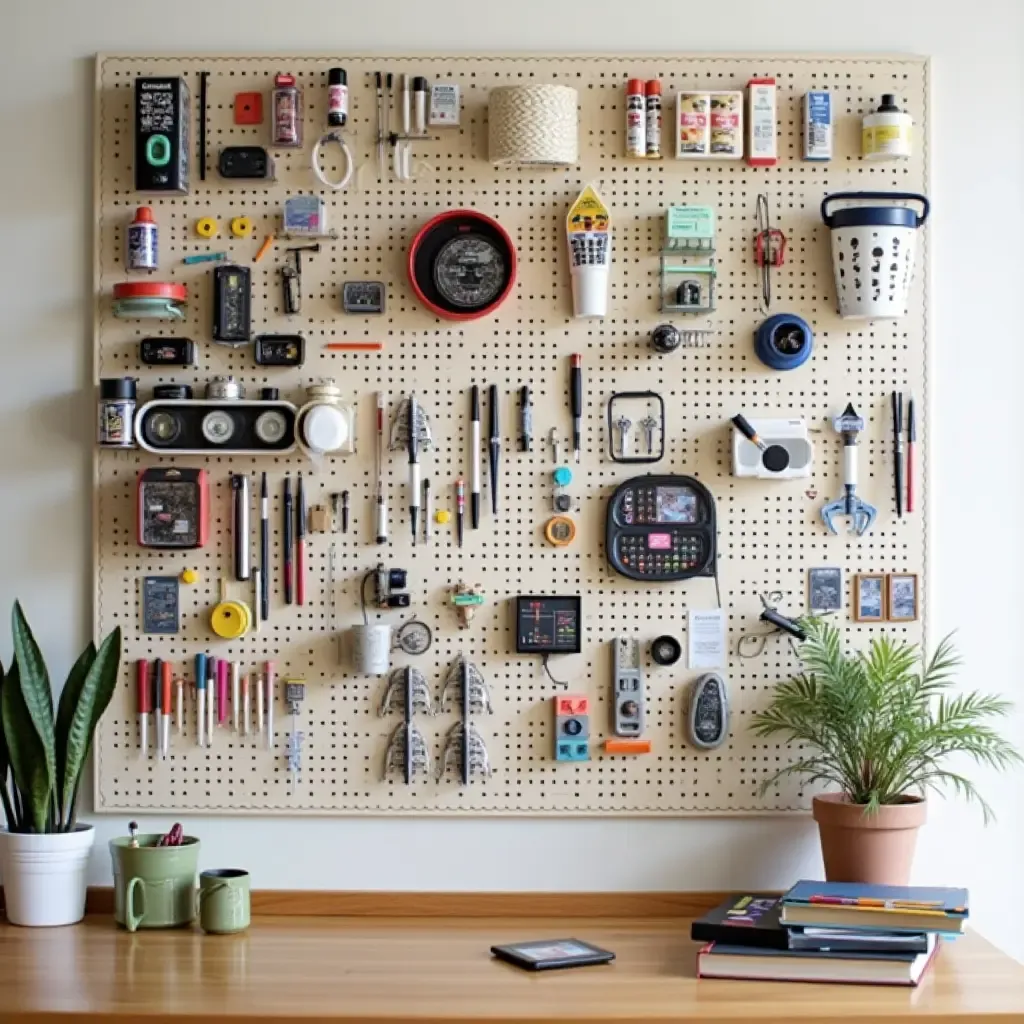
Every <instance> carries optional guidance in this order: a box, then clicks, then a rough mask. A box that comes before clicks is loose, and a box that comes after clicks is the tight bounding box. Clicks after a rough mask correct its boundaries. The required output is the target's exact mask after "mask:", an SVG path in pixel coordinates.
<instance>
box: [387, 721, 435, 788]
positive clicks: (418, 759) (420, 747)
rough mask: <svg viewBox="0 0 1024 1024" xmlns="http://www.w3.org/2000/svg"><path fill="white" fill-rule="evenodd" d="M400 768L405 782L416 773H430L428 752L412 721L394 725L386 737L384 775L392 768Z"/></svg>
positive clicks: (409, 780)
mask: <svg viewBox="0 0 1024 1024" xmlns="http://www.w3.org/2000/svg"><path fill="white" fill-rule="evenodd" d="M398 768H400V769H402V771H403V773H404V775H405V780H406V784H408V783H410V782H411V781H412V780H413V778H415V776H416V775H419V774H424V775H429V774H430V752H429V751H428V750H427V742H426V740H425V739H424V738H423V734H422V733H421V732H420V731H419V729H417V728H416V726H415V725H413V724H412V722H402V723H400V724H399V725H397V726H395V729H394V731H393V732H392V733H391V735H390V736H389V737H388V748H387V750H386V751H385V752H384V777H385V778H387V777H388V775H389V774H390V772H391V771H392V770H394V769H398Z"/></svg>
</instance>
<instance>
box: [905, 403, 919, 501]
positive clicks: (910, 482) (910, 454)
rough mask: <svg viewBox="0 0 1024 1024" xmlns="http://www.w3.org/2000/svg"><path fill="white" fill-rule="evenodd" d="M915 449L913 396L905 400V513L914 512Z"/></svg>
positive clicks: (915, 431) (915, 433)
mask: <svg viewBox="0 0 1024 1024" xmlns="http://www.w3.org/2000/svg"><path fill="white" fill-rule="evenodd" d="M916 448H917V419H916V417H915V415H914V396H913V395H911V396H910V398H909V399H908V400H907V511H908V512H913V511H914V505H915V502H914V484H915V482H916V481H915V480H914V454H915V449H916Z"/></svg>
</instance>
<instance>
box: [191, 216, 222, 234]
mask: <svg viewBox="0 0 1024 1024" xmlns="http://www.w3.org/2000/svg"><path fill="white" fill-rule="evenodd" d="M217 230H218V229H217V220H216V218H215V217H201V218H200V219H199V220H197V221H196V234H197V235H199V237H200V238H213V236H214V235H215V234H217Z"/></svg>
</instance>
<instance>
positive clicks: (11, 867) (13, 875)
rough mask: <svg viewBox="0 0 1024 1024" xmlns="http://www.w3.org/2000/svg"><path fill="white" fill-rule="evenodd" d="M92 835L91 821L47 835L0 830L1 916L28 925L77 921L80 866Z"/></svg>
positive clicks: (81, 905) (81, 900) (81, 908)
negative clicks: (2, 912) (5, 912)
mask: <svg viewBox="0 0 1024 1024" xmlns="http://www.w3.org/2000/svg"><path fill="white" fill-rule="evenodd" d="M95 838H96V832H95V829H93V827H92V825H79V826H78V827H77V828H76V829H75V831H74V832H55V833H53V834H50V835H21V834H19V833H15V832H8V831H7V830H6V829H0V878H2V879H3V885H4V906H5V909H6V911H7V920H8V921H10V922H11V924H20V925H27V926H32V927H41V926H42V927H45V926H52V925H60V924H74V923H75V922H76V921H81V920H82V918H83V917H84V916H85V868H86V863H87V862H88V860H89V851H90V850H91V849H92V844H93V841H94V840H95Z"/></svg>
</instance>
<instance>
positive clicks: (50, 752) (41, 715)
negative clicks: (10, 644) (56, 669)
mask: <svg viewBox="0 0 1024 1024" xmlns="http://www.w3.org/2000/svg"><path fill="white" fill-rule="evenodd" d="M11 632H12V634H13V636H14V658H15V661H17V663H18V678H19V680H20V683H21V685H20V686H19V687H18V690H19V692H20V694H21V702H22V703H23V704H24V706H25V709H26V710H27V711H28V715H29V718H30V720H31V722H32V728H33V729H34V730H35V733H36V735H37V736H38V737H39V742H40V744H41V745H42V752H43V770H44V771H45V773H46V780H47V784H48V787H49V789H50V791H51V792H52V791H53V787H54V783H55V781H56V778H57V753H56V743H55V742H54V736H53V692H52V690H51V689H50V676H49V673H48V672H47V671H46V662H45V661H44V660H43V652H42V651H40V650H39V645H38V644H37V643H36V638H35V637H34V636H33V635H32V629H31V628H30V626H29V624H28V620H27V619H26V618H25V613H24V612H23V611H22V610H21V604H20V603H19V602H18V601H15V602H14V614H13V615H12V617H11ZM9 735H10V734H8V736H9Z"/></svg>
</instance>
